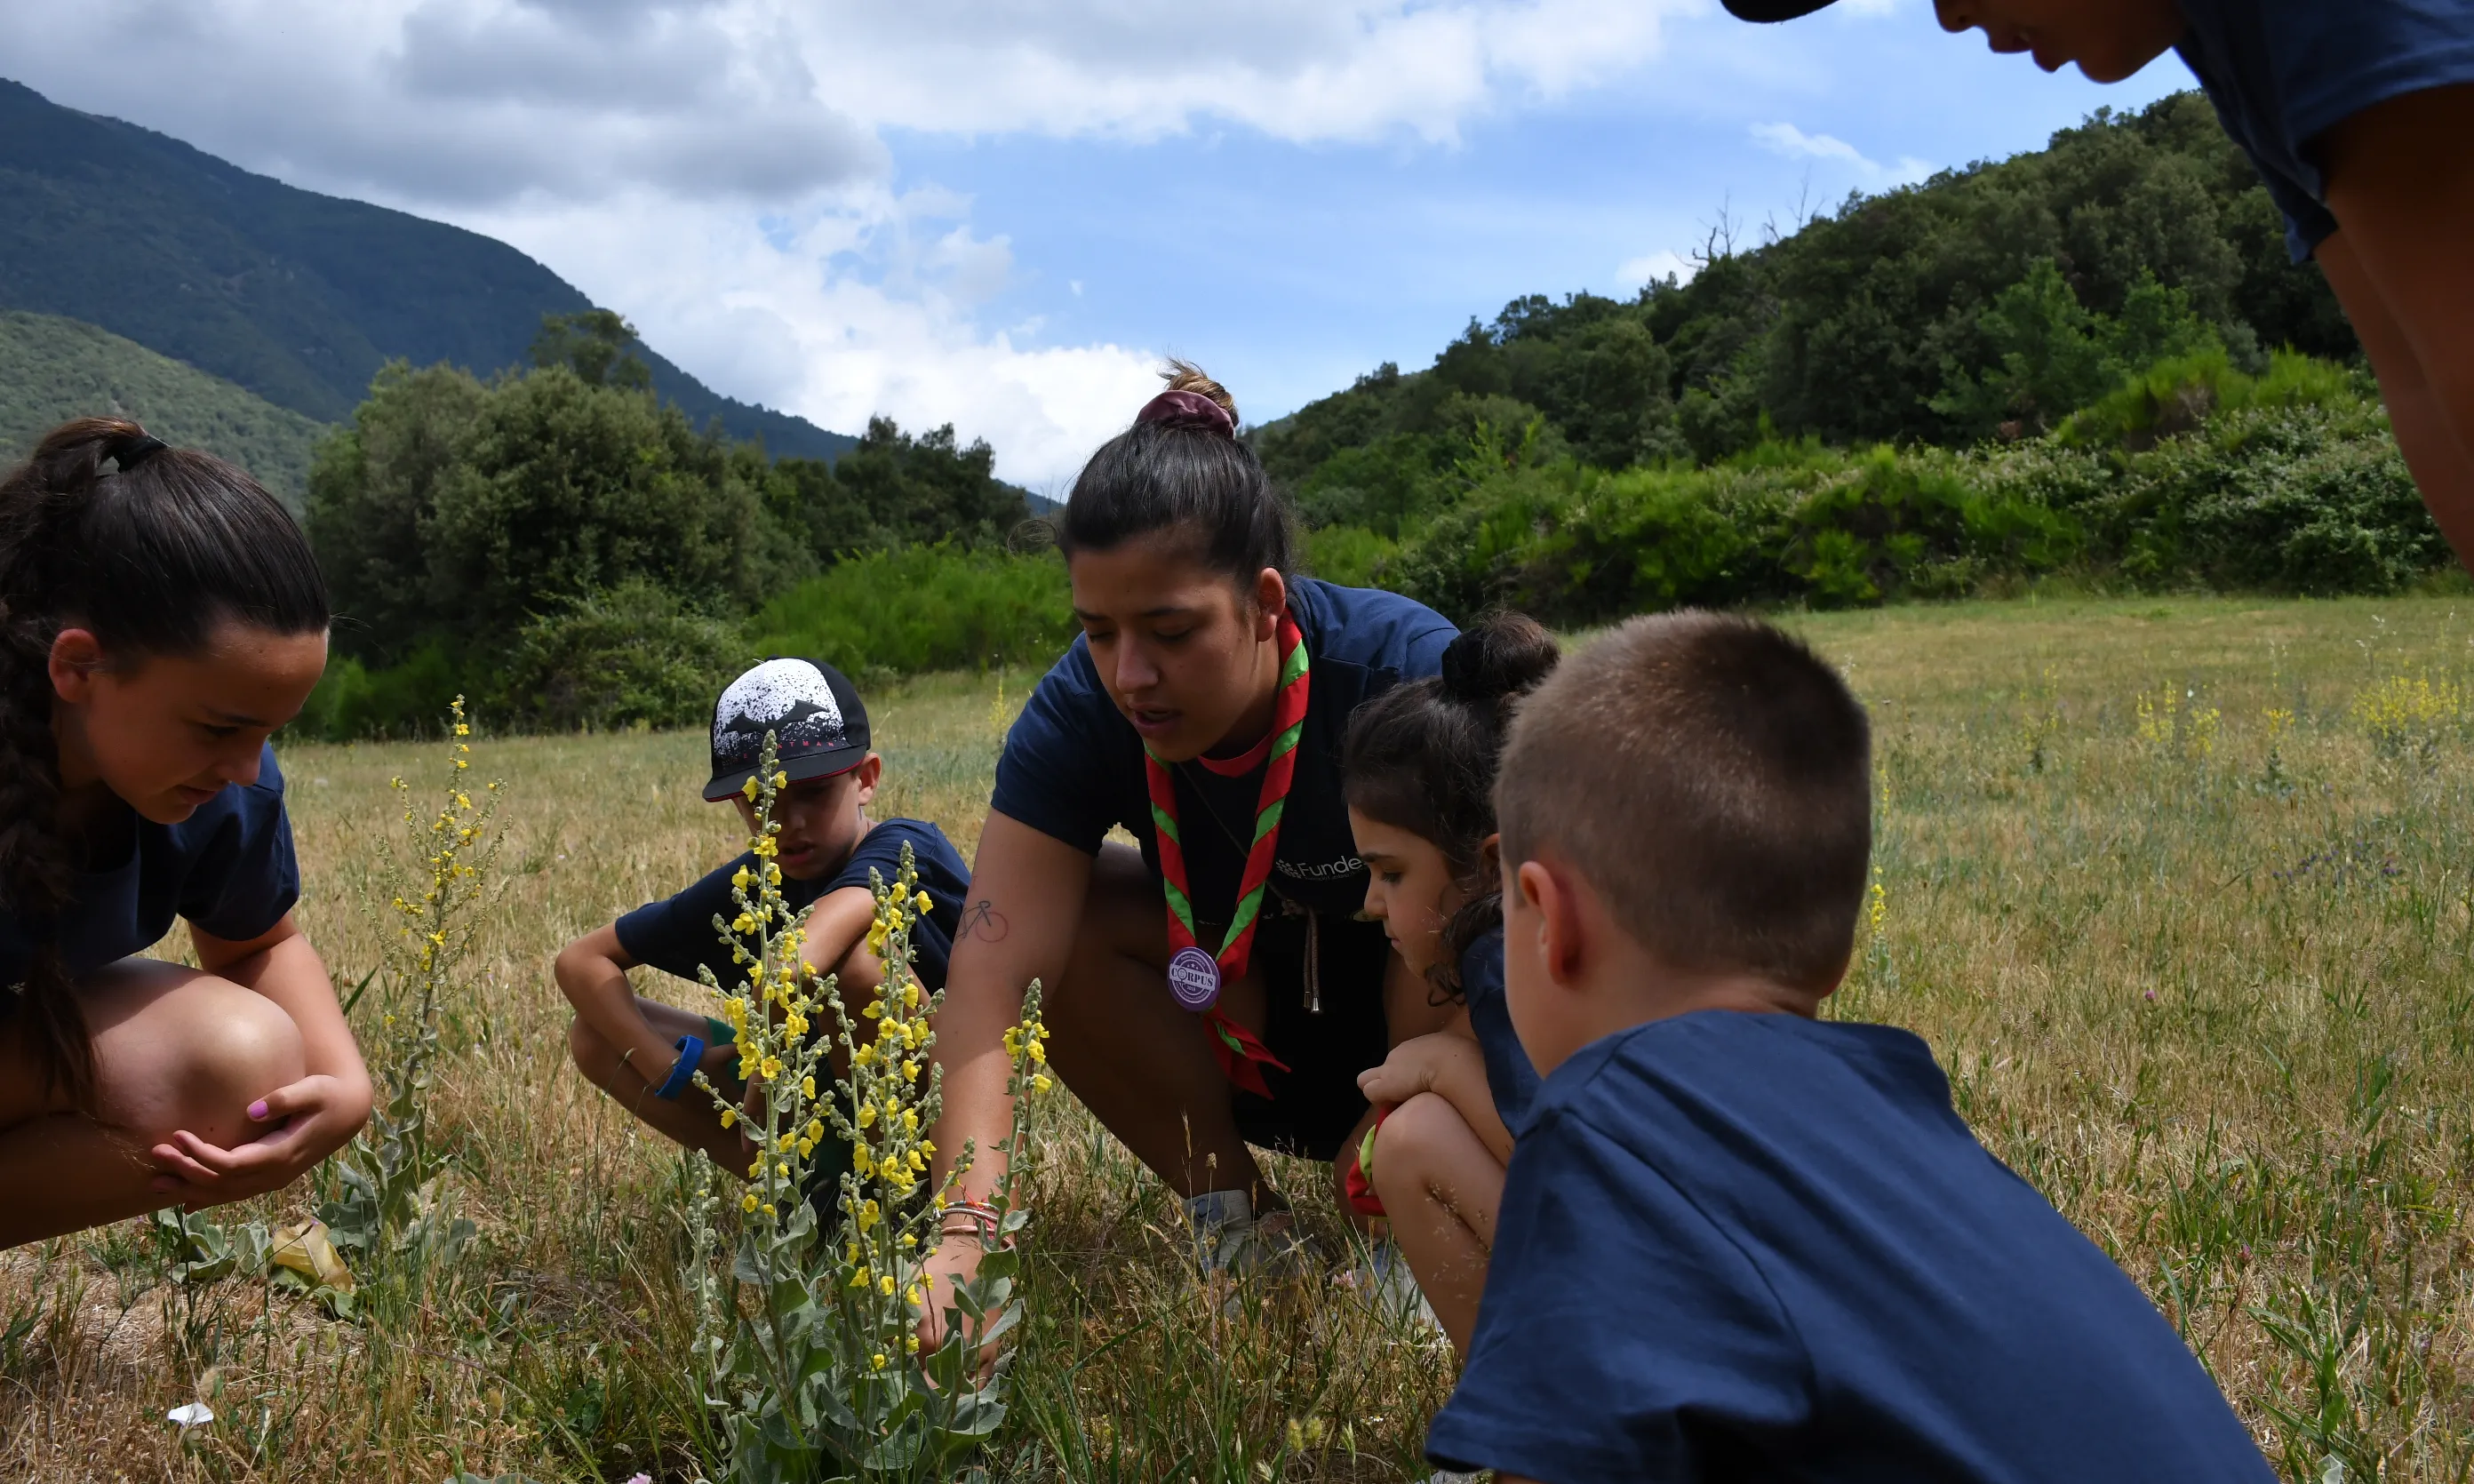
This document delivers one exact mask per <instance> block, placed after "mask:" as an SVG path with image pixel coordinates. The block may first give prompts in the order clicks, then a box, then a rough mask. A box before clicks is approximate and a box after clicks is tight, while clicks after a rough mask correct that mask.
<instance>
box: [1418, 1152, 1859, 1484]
mask: <svg viewBox="0 0 2474 1484" xmlns="http://www.w3.org/2000/svg"><path fill="white" fill-rule="evenodd" d="M1810 1394H1811V1375H1810V1365H1809V1362H1808V1360H1807V1357H1806V1356H1805V1353H1804V1350H1803V1348H1802V1346H1801V1344H1800V1343H1799V1342H1798V1341H1797V1339H1796V1337H1795V1334H1794V1332H1793V1329H1792V1327H1791V1326H1790V1325H1789V1324H1788V1321H1787V1318H1786V1316H1785V1313H1784V1311H1783V1309H1782V1307H1781V1306H1780V1304H1779V1302H1778V1300H1777V1298H1776V1297H1775V1296H1774V1295H1773V1294H1772V1293H1771V1291H1770V1288H1769V1285H1768V1283H1767V1282H1766V1281H1764V1279H1763V1278H1762V1277H1761V1275H1760V1273H1759V1272H1758V1269H1756V1268H1755V1267H1754V1265H1753V1264H1752V1262H1751V1261H1750V1259H1748V1258H1747V1257H1745V1256H1744V1254H1743V1253H1742V1252H1741V1251H1740V1250H1739V1249H1738V1248H1737V1247H1736V1246H1735V1244H1734V1242H1732V1241H1730V1240H1729V1239H1728V1238H1727V1236H1726V1234H1725V1233H1724V1232H1722V1231H1720V1230H1719V1229H1717V1228H1716V1227H1715V1226H1713V1225H1712V1224H1711V1223H1710V1220H1709V1219H1708V1218H1707V1217H1705V1216H1704V1215H1703V1214H1702V1213H1701V1211H1700V1210H1699V1209H1698V1208H1697V1207H1695V1206H1694V1205H1693V1204H1692V1203H1691V1202H1690V1201H1689V1200H1688V1199H1686V1197H1685V1196H1684V1195H1683V1194H1682V1193H1681V1192H1680V1191H1678V1190H1677V1189H1676V1188H1675V1186H1674V1185H1673V1184H1671V1183H1670V1182H1669V1181H1668V1180H1666V1179H1665V1177H1663V1176H1662V1175H1661V1174H1660V1173H1659V1172H1658V1171H1656V1170H1655V1169H1653V1168H1651V1167H1650V1166H1648V1165H1647V1164H1645V1163H1643V1162H1642V1161H1641V1160H1640V1159H1639V1158H1638V1157H1637V1156H1634V1155H1633V1154H1631V1153H1630V1152H1629V1151H1627V1150H1625V1149H1624V1148H1622V1147H1621V1146H1620V1145H1618V1144H1617V1143H1616V1142H1615V1141H1614V1140H1613V1139H1611V1138H1609V1137H1607V1136H1606V1135H1605V1134H1604V1133H1603V1132H1601V1131H1598V1130H1596V1129H1593V1128H1591V1127H1589V1125H1588V1124H1587V1123H1585V1122H1583V1121H1582V1120H1580V1119H1578V1118H1576V1117H1574V1116H1572V1115H1571V1114H1570V1113H1568V1112H1564V1111H1562V1110H1560V1109H1556V1110H1547V1111H1542V1112H1541V1113H1540V1117H1539V1119H1538V1122H1537V1124H1536V1126H1534V1127H1533V1128H1531V1129H1529V1130H1527V1131H1524V1132H1523V1133H1522V1135H1521V1137H1520V1140H1519V1142H1518V1144H1516V1146H1515V1148H1514V1150H1513V1155H1512V1168H1511V1170H1510V1171H1509V1173H1508V1175H1507V1177H1506V1180H1505V1184H1504V1191H1503V1207H1502V1214H1501V1216H1500V1218H1499V1220H1498V1222H1497V1225H1496V1228H1495V1245H1494V1252H1493V1255H1492V1259H1491V1260H1490V1261H1489V1263H1488V1264H1487V1279H1486V1293H1485V1297H1484V1298H1483V1299H1482V1300H1481V1301H1480V1303H1479V1308H1478V1319H1477V1332H1476V1334H1475V1336H1474V1338H1473V1340H1472V1341H1471V1344H1470V1347H1469V1356H1468V1364H1467V1368H1466V1369H1465V1370H1463V1372H1462V1373H1461V1380H1460V1385H1459V1387H1458V1389H1457V1390H1455V1391H1454V1392H1453V1393H1452V1398H1451V1400H1450V1401H1449V1402H1448V1403H1447V1404H1446V1405H1445V1406H1444V1407H1443V1411H1442V1412H1441V1413H1439V1414H1438V1415H1437V1416H1436V1418H1435V1422H1434V1426H1433V1428H1432V1430H1431V1431H1429V1433H1428V1434H1427V1437H1426V1455H1427V1457H1429V1458H1430V1459H1432V1460H1434V1462H1435V1463H1437V1464H1438V1465H1441V1466H1443V1467H1448V1468H1454V1469H1493V1470H1496V1471H1498V1472H1504V1473H1517V1474H1522V1475H1525V1476H1527V1477H1529V1478H1533V1479H1538V1480H1540V1481H1542V1484H1595V1481H1598V1480H1608V1481H1613V1480H1619V1479H1620V1480H1642V1479H1678V1480H1683V1479H1701V1478H1705V1477H1710V1476H1732V1474H1731V1472H1730V1470H1729V1467H1728V1466H1729V1463H1730V1461H1731V1460H1734V1461H1738V1462H1740V1460H1742V1459H1744V1458H1745V1457H1747V1456H1749V1455H1753V1454H1757V1453H1758V1452H1759V1451H1760V1450H1761V1439H1762V1438H1763V1436H1764V1435H1774V1434H1777V1433H1781V1432H1783V1431H1786V1430H1788V1429H1791V1428H1793V1427H1796V1426H1798V1425H1800V1424H1802V1423H1805V1422H1807V1419H1808V1416H1809V1413H1810V1410H1811V1402H1810Z"/></svg>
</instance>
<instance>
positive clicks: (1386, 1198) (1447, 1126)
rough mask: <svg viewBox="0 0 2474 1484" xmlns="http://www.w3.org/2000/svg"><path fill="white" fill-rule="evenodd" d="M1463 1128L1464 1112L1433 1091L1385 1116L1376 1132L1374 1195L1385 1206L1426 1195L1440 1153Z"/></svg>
mask: <svg viewBox="0 0 2474 1484" xmlns="http://www.w3.org/2000/svg"><path fill="white" fill-rule="evenodd" d="M1460 1127H1461V1114H1460V1109H1458V1108H1456V1107H1452V1105H1451V1103H1450V1102H1449V1101H1448V1100H1446V1099H1444V1098H1443V1097H1441V1096H1439V1095H1437V1094H1435V1093H1431V1092H1421V1093H1419V1094H1418V1095H1417V1096H1416V1097H1414V1098H1411V1099H1410V1100H1409V1101H1408V1102H1406V1103H1403V1104H1401V1105H1400V1106H1399V1107H1395V1108H1394V1109H1393V1110H1392V1111H1391V1112H1389V1113H1387V1114H1385V1115H1384V1118H1383V1127H1381V1128H1379V1129H1377V1130H1375V1131H1374V1193H1375V1194H1376V1195H1378V1196H1381V1197H1382V1198H1383V1204H1385V1205H1387V1206H1388V1205H1391V1204H1394V1203H1395V1202H1398V1203H1400V1204H1404V1205H1405V1204H1407V1203H1408V1202H1410V1201H1412V1200H1416V1199H1420V1198H1422V1197H1423V1196H1424V1194H1425V1190H1426V1185H1427V1179H1428V1177H1429V1176H1430V1175H1431V1174H1432V1173H1433V1170H1434V1163H1435V1159H1434V1156H1435V1154H1436V1151H1438V1150H1439V1149H1441V1148H1442V1147H1443V1143H1444V1140H1445V1139H1446V1138H1447V1137H1449V1136H1450V1135H1452V1134H1454V1133H1457V1132H1459V1131H1460Z"/></svg>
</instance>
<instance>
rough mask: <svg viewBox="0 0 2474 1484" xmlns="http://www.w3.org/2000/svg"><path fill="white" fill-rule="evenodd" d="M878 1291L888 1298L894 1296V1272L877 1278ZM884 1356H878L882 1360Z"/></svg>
mask: <svg viewBox="0 0 2474 1484" xmlns="http://www.w3.org/2000/svg"><path fill="white" fill-rule="evenodd" d="M876 1291H877V1292H879V1293H881V1294H883V1295H885V1297H886V1298H888V1299H890V1298H892V1297H893V1275H892V1274H890V1273H887V1274H886V1275H885V1276H884V1277H880V1278H878V1279H877V1280H876ZM884 1358H885V1357H884V1356H882V1355H880V1356H878V1357H877V1359H878V1360H880V1361H882V1360H883V1359H884Z"/></svg>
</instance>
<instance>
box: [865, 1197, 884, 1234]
mask: <svg viewBox="0 0 2474 1484" xmlns="http://www.w3.org/2000/svg"><path fill="white" fill-rule="evenodd" d="M883 1215H884V1213H883V1212H882V1211H880V1210H878V1209H877V1205H876V1203H875V1202H873V1201H862V1202H861V1203H860V1207H859V1229H861V1231H865V1230H866V1229H868V1228H870V1227H873V1226H875V1225H876V1224H877V1221H878V1220H879V1219H880V1218H881V1217H882V1216H883Z"/></svg>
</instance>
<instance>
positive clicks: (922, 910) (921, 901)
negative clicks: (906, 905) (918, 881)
mask: <svg viewBox="0 0 2474 1484" xmlns="http://www.w3.org/2000/svg"><path fill="white" fill-rule="evenodd" d="M910 905H911V906H913V907H915V908H917V909H919V914H920V915H921V916H923V917H924V916H926V915H927V914H928V912H929V910H930V909H931V908H933V907H934V906H935V905H936V904H935V903H934V902H932V901H930V900H928V893H927V892H925V891H922V892H920V893H919V894H918V895H917V896H914V897H912V898H911V899H910Z"/></svg>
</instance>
